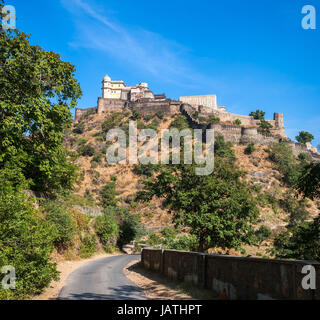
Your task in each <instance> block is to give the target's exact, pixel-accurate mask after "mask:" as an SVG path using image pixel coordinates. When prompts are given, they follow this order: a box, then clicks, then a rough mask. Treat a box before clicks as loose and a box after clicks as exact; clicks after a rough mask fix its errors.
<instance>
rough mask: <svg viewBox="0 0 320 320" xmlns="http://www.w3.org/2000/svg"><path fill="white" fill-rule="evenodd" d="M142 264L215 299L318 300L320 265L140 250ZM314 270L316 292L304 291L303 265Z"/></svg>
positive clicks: (319, 296)
mask: <svg viewBox="0 0 320 320" xmlns="http://www.w3.org/2000/svg"><path fill="white" fill-rule="evenodd" d="M141 262H142V265H143V266H144V267H145V268H146V269H151V270H154V271H157V272H161V273H162V274H164V275H165V276H166V277H168V278H170V279H173V280H177V281H183V282H191V283H193V284H194V285H195V286H198V287H204V288H207V289H211V290H212V291H213V292H214V295H215V296H216V298H218V299H230V300H236V299H237V300H243V299H250V300H263V299H277V300H278V299H279V300H283V299H290V300H291V299H299V300H320V289H319V286H320V263H318V262H310V261H292V260H272V259H258V258H242V257H233V256H226V255H213V254H203V253H197V252H185V251H175V250H159V249H157V250H155V249H143V250H142V254H141ZM310 264H311V265H313V266H314V267H315V269H316V275H317V279H316V285H317V289H316V290H304V289H303V288H302V286H301V281H302V279H303V277H304V276H305V274H302V273H301V269H302V267H303V266H304V265H310Z"/></svg>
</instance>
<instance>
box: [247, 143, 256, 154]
mask: <svg viewBox="0 0 320 320" xmlns="http://www.w3.org/2000/svg"><path fill="white" fill-rule="evenodd" d="M254 151H256V148H255V147H254V143H253V142H251V143H249V144H248V146H247V147H246V149H245V150H244V152H245V153H246V154H251V153H253V152H254Z"/></svg>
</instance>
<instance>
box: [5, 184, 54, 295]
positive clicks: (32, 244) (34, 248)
mask: <svg viewBox="0 0 320 320" xmlns="http://www.w3.org/2000/svg"><path fill="white" fill-rule="evenodd" d="M0 189H1V190H0V248H1V249H0V266H4V265H12V266H13V267H14V268H15V271H16V289H15V290H3V289H2V288H1V286H0V300H4V299H23V298H26V297H28V296H29V295H33V294H37V293H40V292H41V291H42V290H43V289H44V288H45V287H47V286H48V285H49V283H50V282H51V280H57V279H58V272H57V270H56V264H55V263H52V262H51V254H52V252H53V245H52V241H53V237H52V234H53V230H52V227H51V226H50V225H49V224H48V223H47V222H46V221H45V220H44V219H41V218H40V217H38V213H37V211H36V210H35V209H34V208H33V203H32V202H31V201H30V200H28V198H27V196H26V195H25V194H23V193H19V192H15V191H13V190H12V189H6V190H3V188H1V187H0Z"/></svg>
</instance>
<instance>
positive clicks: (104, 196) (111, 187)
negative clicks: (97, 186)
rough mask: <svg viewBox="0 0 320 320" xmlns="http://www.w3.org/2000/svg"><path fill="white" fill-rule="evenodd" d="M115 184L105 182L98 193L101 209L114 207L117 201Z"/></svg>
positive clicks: (113, 182)
mask: <svg viewBox="0 0 320 320" xmlns="http://www.w3.org/2000/svg"><path fill="white" fill-rule="evenodd" d="M116 195H117V192H116V182H115V181H111V182H107V183H106V184H105V185H104V186H103V187H102V189H101V191H100V203H101V205H102V206H103V207H108V206H116V205H117V203H118V200H117V199H116Z"/></svg>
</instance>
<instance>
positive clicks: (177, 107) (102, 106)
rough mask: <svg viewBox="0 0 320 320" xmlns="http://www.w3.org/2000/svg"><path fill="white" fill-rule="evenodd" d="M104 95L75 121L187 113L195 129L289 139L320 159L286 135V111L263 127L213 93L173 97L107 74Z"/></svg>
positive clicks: (242, 139)
mask: <svg viewBox="0 0 320 320" xmlns="http://www.w3.org/2000/svg"><path fill="white" fill-rule="evenodd" d="M101 89H102V94H101V97H99V98H98V101H97V106H96V107H93V108H87V109H80V108H76V110H75V120H76V121H77V120H79V119H80V118H81V117H82V115H84V114H86V113H88V112H90V113H97V114H103V113H110V112H119V111H133V110H135V111H137V112H139V113H140V114H141V115H148V114H154V113H158V112H161V113H163V114H164V115H166V116H174V115H179V114H183V115H185V116H186V118H187V120H188V122H189V123H190V126H191V127H192V128H201V129H208V128H212V129H214V130H215V134H216V135H222V136H224V138H225V140H226V141H230V142H232V143H234V144H247V143H250V142H253V143H257V144H262V145H270V144H272V143H274V142H279V141H286V142H288V143H289V144H291V146H292V148H293V152H294V154H295V155H299V154H300V153H307V154H308V157H309V158H310V160H320V154H319V153H318V151H317V148H315V147H312V145H311V144H310V143H308V144H306V145H301V144H298V143H295V142H293V141H292V140H290V139H288V138H287V137H286V133H285V127H284V119H283V114H282V113H274V115H273V120H266V123H268V124H269V125H270V129H268V131H267V132H266V131H264V130H261V129H260V128H259V124H260V120H257V119H254V117H253V116H245V115H238V114H234V113H230V112H227V111H226V107H225V106H219V105H218V104H217V97H216V95H214V94H211V95H197V96H182V97H180V98H179V100H174V99H169V98H167V97H166V95H165V94H164V93H163V94H154V93H153V92H152V91H151V90H150V89H149V87H148V84H147V83H139V84H137V85H136V86H127V85H126V84H125V83H124V81H122V80H111V78H110V77H109V76H108V75H106V76H105V77H104V78H103V80H102V88H101Z"/></svg>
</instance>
